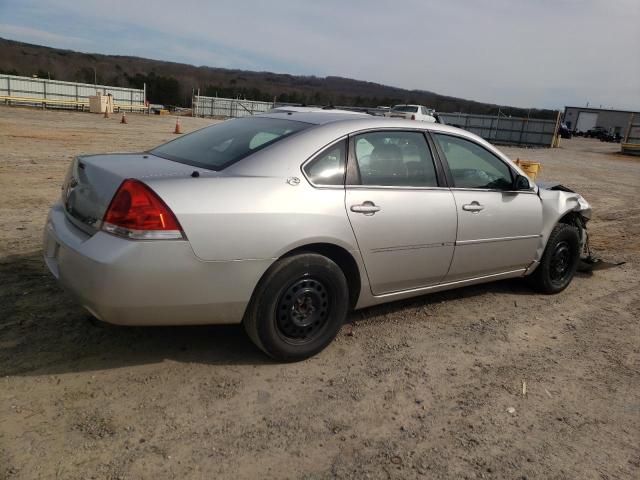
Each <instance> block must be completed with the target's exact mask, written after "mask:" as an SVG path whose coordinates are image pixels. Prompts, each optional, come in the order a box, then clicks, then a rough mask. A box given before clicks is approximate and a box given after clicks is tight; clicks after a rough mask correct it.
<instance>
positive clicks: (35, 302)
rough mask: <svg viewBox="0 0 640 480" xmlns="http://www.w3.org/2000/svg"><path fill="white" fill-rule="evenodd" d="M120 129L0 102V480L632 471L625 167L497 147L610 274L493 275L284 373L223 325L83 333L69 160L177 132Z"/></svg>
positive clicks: (636, 383) (414, 305)
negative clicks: (569, 209)
mask: <svg viewBox="0 0 640 480" xmlns="http://www.w3.org/2000/svg"><path fill="white" fill-rule="evenodd" d="M118 120H119V117H117V116H116V117H115V118H112V119H110V120H105V119H103V118H101V117H100V116H98V115H91V114H88V113H72V112H53V111H40V110H35V109H34V110H30V109H19V108H8V107H0V152H2V156H1V157H0V192H2V196H1V199H2V202H0V375H1V376H0V386H1V387H0V478H8V479H14V478H24V479H33V478H64V479H87V478H100V479H102V478H104V479H120V478H121V479H137V478H144V479H147V478H148V479H161V478H305V479H325V478H334V477H338V478H358V479H360V478H376V479H377V478H383V479H384V478H392V479H406V478H507V479H524V478H529V479H536V478H557V479H567V478H575V479H631V478H640V352H639V351H640V327H639V318H640V288H639V286H640V207H639V206H638V201H639V200H640V159H634V158H631V157H624V156H621V155H619V154H617V153H615V152H616V151H617V150H618V149H619V145H615V144H603V143H600V142H598V141H594V140H587V139H574V140H564V141H563V142H562V145H561V148H559V149H553V150H551V149H539V150H529V149H518V148H505V149H504V150H505V151H506V152H507V153H508V154H509V155H510V156H511V157H512V158H515V157H520V158H527V159H535V160H537V161H540V162H542V164H543V170H542V178H543V179H557V180H561V181H562V182H564V183H565V184H567V185H570V186H572V187H574V188H575V189H577V190H578V191H580V192H581V193H582V194H583V195H584V196H585V197H586V198H587V199H588V200H589V201H590V202H591V203H592V205H593V209H594V218H593V220H592V222H591V223H590V230H591V234H592V244H593V247H594V248H595V250H596V251H597V253H598V254H599V255H601V256H602V257H604V258H605V259H607V260H611V261H625V262H627V263H626V264H625V265H623V266H621V267H617V268H612V269H609V270H602V271H597V272H595V273H593V274H592V275H586V274H581V275H579V276H578V277H577V278H576V279H575V281H574V282H573V283H572V285H571V286H570V287H569V288H568V289H567V290H566V291H564V292H563V293H561V294H559V295H556V296H541V295H537V294H534V293H533V292H532V291H530V290H529V289H528V288H527V287H526V285H524V284H523V283H522V282H520V281H506V282H498V283H493V284H488V285H481V286H474V287H469V288H464V289H459V290H455V291H451V292H446V293H441V294H433V295H429V296H425V297H420V298H417V299H413V300H410V301H402V302H396V303H392V304H389V305H385V306H381V307H376V308H370V309H366V310H364V311H360V312H356V313H353V314H352V315H351V316H350V318H349V323H348V324H346V325H345V326H344V327H343V329H342V331H341V332H340V334H339V336H338V338H337V339H336V341H335V342H334V343H333V344H332V345H331V346H329V347H328V348H327V349H326V350H325V351H324V352H322V353H321V354H320V355H318V356H316V357H314V358H312V359H310V360H308V361H305V362H301V363H297V364H287V365H281V364H277V363H274V362H271V361H269V360H268V359H266V358H265V357H264V355H262V354H261V353H260V352H259V351H258V350H257V349H256V348H254V347H253V345H252V344H251V343H250V342H249V341H248V340H247V339H246V338H245V336H244V332H243V331H242V329H241V327H239V326H212V327H175V328H126V327H116V326H109V325H106V324H102V323H100V322H97V321H94V320H92V319H91V317H90V316H89V315H88V314H87V313H86V312H85V311H83V310H82V309H81V308H80V307H78V306H77V305H76V304H75V303H74V301H73V300H72V299H71V298H70V297H69V296H68V295H67V294H66V293H65V292H64V291H62V290H61V289H60V288H59V287H58V285H57V284H56V282H55V281H54V280H53V278H52V277H51V276H50V275H49V273H48V272H47V271H46V269H45V267H44V266H43V262H42V261H41V257H40V253H39V251H38V250H39V248H40V241H41V231H42V227H43V224H44V220H45V216H46V212H47V209H48V207H49V205H50V204H51V203H52V202H54V201H55V199H56V198H57V196H58V195H59V188H60V184H61V181H62V178H63V175H64V172H65V170H66V168H67V165H68V163H69V161H70V158H71V157H72V156H73V155H76V154H79V153H91V152H105V151H139V150H142V149H146V148H148V147H151V146H153V145H156V144H158V143H160V142H162V141H164V140H168V139H170V138H172V137H173V134H172V133H171V132H172V131H173V126H174V122H175V120H174V119H173V118H167V117H165V118H160V117H144V116H141V115H129V124H128V125H121V124H119V123H118ZM207 123H210V121H207V120H202V119H192V118H185V119H183V127H184V130H185V131H190V130H193V129H195V128H198V127H200V126H204V125H206V124H207ZM524 382H526V395H523V383H524Z"/></svg>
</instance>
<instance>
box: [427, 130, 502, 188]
mask: <svg viewBox="0 0 640 480" xmlns="http://www.w3.org/2000/svg"><path fill="white" fill-rule="evenodd" d="M434 137H435V138H436V141H437V142H438V145H439V146H440V148H441V149H442V151H443V152H444V156H445V158H446V160H447V163H448V164H449V170H451V175H452V176H453V182H454V187H457V188H482V189H490V190H511V189H512V188H513V179H512V177H511V169H510V168H509V167H508V165H507V164H505V163H504V162H503V161H502V160H500V159H499V158H498V157H496V156H495V155H494V154H492V153H491V152H489V151H488V150H486V149H485V148H483V147H481V146H480V145H478V144H477V143H474V142H472V141H470V140H466V139H464V138H460V137H453V136H451V135H444V134H440V133H436V134H435V135H434Z"/></svg>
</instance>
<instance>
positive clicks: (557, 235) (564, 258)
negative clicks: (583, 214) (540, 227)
mask: <svg viewBox="0 0 640 480" xmlns="http://www.w3.org/2000/svg"><path fill="white" fill-rule="evenodd" d="M579 259H580V234H579V233H578V229H577V228H576V227H573V226H571V225H567V224H564V223H559V224H558V225H556V226H555V227H554V228H553V230H552V231H551V235H549V241H548V242H547V246H546V247H545V249H544V254H543V255H542V259H541V260H540V265H538V268H537V269H536V270H535V271H534V272H533V274H531V276H530V277H529V278H530V282H531V285H532V286H533V287H534V288H535V289H536V290H538V291H539V292H542V293H547V294H552V293H559V292H561V291H562V290H564V289H565V288H567V287H568V286H569V284H570V283H571V280H572V279H573V276H574V275H575V273H576V269H577V267H578V261H579Z"/></svg>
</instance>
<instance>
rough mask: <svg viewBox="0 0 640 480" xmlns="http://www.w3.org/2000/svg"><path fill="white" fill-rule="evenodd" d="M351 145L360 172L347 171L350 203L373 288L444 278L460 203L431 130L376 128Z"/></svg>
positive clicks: (352, 159) (347, 202) (380, 291)
mask: <svg viewBox="0 0 640 480" xmlns="http://www.w3.org/2000/svg"><path fill="white" fill-rule="evenodd" d="M351 145H352V146H353V148H352V150H353V152H352V154H350V156H349V162H355V165H351V166H350V169H349V170H350V172H351V171H355V172H356V175H355V180H354V179H353V178H352V177H353V176H352V175H348V180H347V186H346V196H345V207H346V210H347V214H348V216H349V221H350V222H351V226H352V228H353V231H354V233H355V236H356V240H357V242H358V246H359V248H360V252H361V254H362V257H363V259H364V264H365V268H366V271H367V275H368V277H369V282H370V284H371V291H372V293H373V294H374V295H380V294H385V293H390V292H397V291H402V290H408V289H413V288H420V287H426V286H429V285H434V284H437V283H439V282H440V281H441V280H442V279H443V278H444V276H445V275H446V273H447V271H448V269H449V266H450V263H451V259H452V256H453V249H454V242H455V238H456V227H457V220H456V208H455V202H454V198H453V194H452V193H451V191H450V190H449V189H448V188H445V187H443V186H441V183H439V181H438V175H437V174H436V168H435V164H434V158H433V155H432V154H431V151H430V149H429V146H428V144H427V141H426V138H425V136H424V134H423V133H422V132H420V131H406V132H405V131H398V130H395V131H372V132H367V133H363V134H360V135H357V136H355V137H354V139H353V143H352V144H351ZM354 167H355V169H354Z"/></svg>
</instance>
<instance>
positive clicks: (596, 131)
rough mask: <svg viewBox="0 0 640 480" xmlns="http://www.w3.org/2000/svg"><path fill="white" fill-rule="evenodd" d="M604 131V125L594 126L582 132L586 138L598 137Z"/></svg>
mask: <svg viewBox="0 0 640 480" xmlns="http://www.w3.org/2000/svg"><path fill="white" fill-rule="evenodd" d="M606 132H607V130H606V129H605V128H604V127H595V128H592V129H590V130H587V131H586V132H584V136H585V137H587V138H600V135H602V134H603V133H606Z"/></svg>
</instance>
